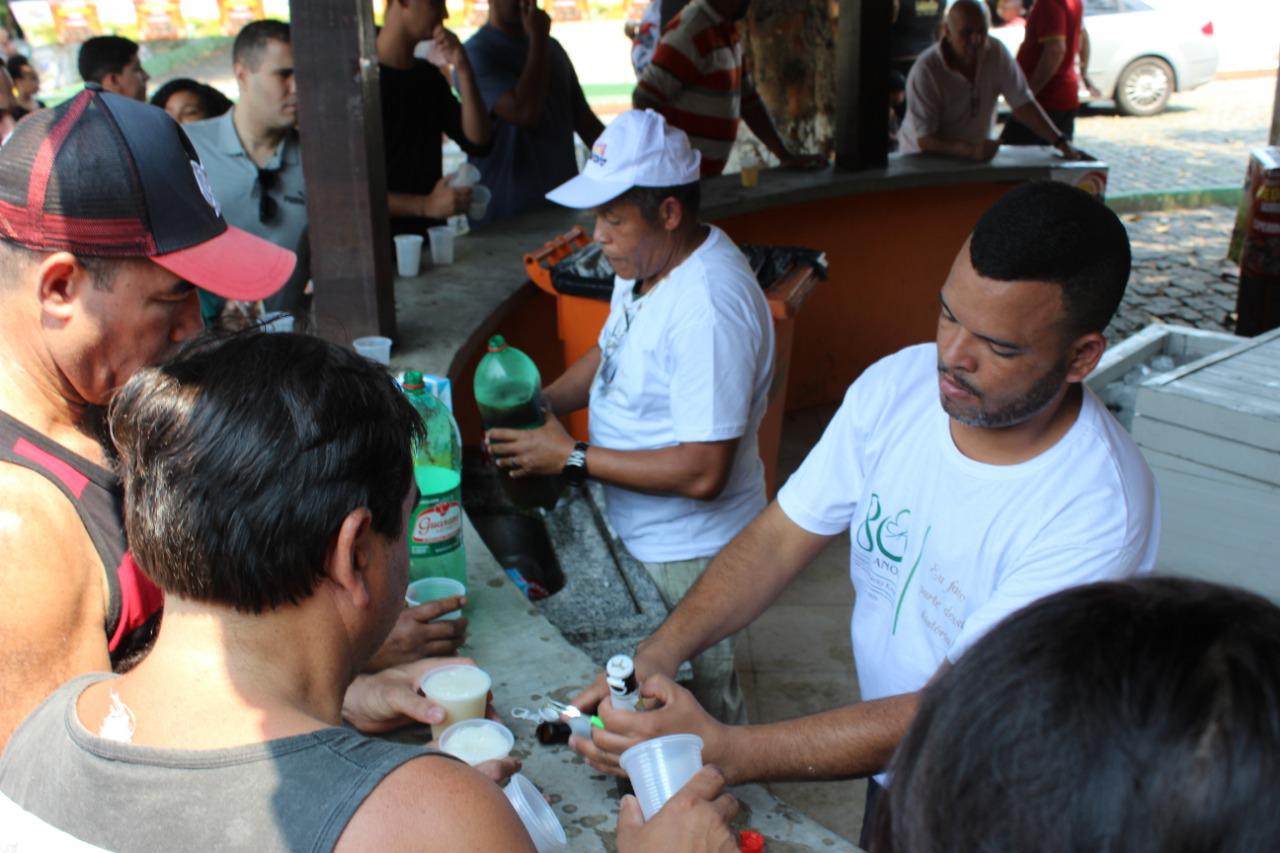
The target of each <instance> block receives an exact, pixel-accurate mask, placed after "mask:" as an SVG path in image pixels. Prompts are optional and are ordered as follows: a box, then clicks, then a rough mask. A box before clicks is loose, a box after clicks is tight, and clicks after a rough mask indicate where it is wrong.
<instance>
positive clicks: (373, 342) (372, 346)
mask: <svg viewBox="0 0 1280 853" xmlns="http://www.w3.org/2000/svg"><path fill="white" fill-rule="evenodd" d="M351 346H352V347H354V348H355V351H356V352H358V353H360V354H361V355H362V356H364V357H365V358H367V359H369V360H371V361H376V362H378V364H387V365H389V364H391V338H384V337H382V336H381V335H369V336H367V337H363V338H356V339H355V340H354V341H352V342H351Z"/></svg>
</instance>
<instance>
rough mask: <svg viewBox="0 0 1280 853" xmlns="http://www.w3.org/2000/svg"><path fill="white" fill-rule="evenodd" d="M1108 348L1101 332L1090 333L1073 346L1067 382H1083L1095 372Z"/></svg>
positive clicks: (1073, 343)
mask: <svg viewBox="0 0 1280 853" xmlns="http://www.w3.org/2000/svg"><path fill="white" fill-rule="evenodd" d="M1106 348H1107V339H1106V338H1105V337H1104V336H1103V335H1102V333H1101V332H1088V333H1087V334H1083V335H1081V336H1080V337H1078V338H1076V339H1075V341H1073V342H1072V344H1071V349H1070V351H1069V359H1070V360H1069V361H1068V362H1067V381H1068V382H1083V381H1084V379H1085V377H1086V376H1088V375H1089V374H1090V373H1092V372H1093V369H1094V368H1095V367H1097V366H1098V362H1099V361H1100V360H1101V359H1102V353H1103V352H1104V351H1105V350H1106Z"/></svg>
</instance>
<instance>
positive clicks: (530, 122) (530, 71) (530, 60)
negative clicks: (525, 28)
mask: <svg viewBox="0 0 1280 853" xmlns="http://www.w3.org/2000/svg"><path fill="white" fill-rule="evenodd" d="M547 76H548V65H547V41H546V39H530V40H529V53H528V56H527V57H526V58H525V62H524V69H523V70H522V71H521V72H520V79H519V80H517V81H516V87H515V89H513V90H512V97H513V98H514V99H515V104H514V110H513V118H514V119H515V120H514V121H513V122H512V123H513V124H518V125H520V126H521V127H533V126H534V125H536V124H537V123H538V121H539V120H540V119H541V118H542V108H543V105H545V104H546V101H547Z"/></svg>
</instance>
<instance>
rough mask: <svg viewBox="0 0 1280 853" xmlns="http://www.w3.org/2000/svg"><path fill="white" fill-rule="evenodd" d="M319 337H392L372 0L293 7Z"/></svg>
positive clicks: (306, 2) (319, 0) (302, 1)
mask: <svg viewBox="0 0 1280 853" xmlns="http://www.w3.org/2000/svg"><path fill="white" fill-rule="evenodd" d="M290 18H291V27H292V31H293V48H294V49H293V56H294V65H295V73H296V75H297V79H298V112H299V116H300V120H301V127H300V131H301V134H302V167H303V170H304V172H305V173H306V178H307V218H308V220H309V223H310V239H311V269H312V273H313V275H312V277H313V279H314V281H315V286H316V293H315V315H316V323H317V326H318V329H317V331H318V332H319V334H320V335H321V336H323V337H325V338H328V339H329V340H332V341H338V342H343V343H345V342H347V341H350V340H352V339H353V338H357V337H360V336H361V335H375V334H380V335H386V336H388V337H392V338H394V337H395V333H396V312H395V292H394V290H393V286H392V269H393V268H392V258H391V236H390V233H391V225H390V219H389V217H388V213H387V174H386V161H385V159H384V153H383V145H382V106H381V98H380V96H379V92H378V54H377V49H376V47H375V44H374V31H373V0H293V2H291V3H290Z"/></svg>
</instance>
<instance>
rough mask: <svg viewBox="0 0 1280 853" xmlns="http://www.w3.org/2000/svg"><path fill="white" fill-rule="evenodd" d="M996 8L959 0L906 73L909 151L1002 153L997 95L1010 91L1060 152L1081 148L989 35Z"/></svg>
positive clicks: (1012, 101)
mask: <svg viewBox="0 0 1280 853" xmlns="http://www.w3.org/2000/svg"><path fill="white" fill-rule="evenodd" d="M990 28H991V13H990V12H989V11H988V10H987V5H986V4H985V3H983V2H980V0H956V2H955V4H954V5H953V6H952V7H951V8H950V9H948V10H947V16H946V19H945V20H944V23H943V26H942V39H941V41H939V42H938V43H937V44H935V45H934V46H933V47H931V48H929V49H928V50H926V51H925V52H924V53H922V54H920V57H919V58H918V59H917V60H916V62H915V64H914V65H912V66H911V73H910V74H909V75H907V115H906V117H905V118H904V119H903V122H902V129H901V130H900V131H899V132H898V150H899V151H901V152H902V153H903V154H944V155H946V156H949V157H960V158H964V159H966V160H978V161H981V162H985V161H987V160H990V159H991V158H992V157H994V156H996V151H997V150H999V148H1000V143H999V141H997V140H995V139H992V138H991V130H992V128H993V127H994V126H995V120H996V99H997V98H999V97H1000V96H1001V95H1004V99H1005V101H1006V102H1007V103H1008V104H1009V109H1011V110H1012V111H1013V114H1014V116H1015V117H1016V118H1017V119H1018V120H1019V121H1021V122H1022V123H1023V124H1024V125H1026V126H1027V127H1029V128H1031V129H1032V130H1033V131H1034V132H1035V133H1036V134H1038V135H1039V136H1040V137H1041V138H1042V139H1043V140H1044V142H1045V144H1046V145H1052V146H1053V147H1055V148H1057V149H1058V150H1059V151H1060V152H1062V156H1064V157H1068V158H1070V159H1079V158H1081V157H1082V156H1083V155H1082V154H1081V153H1080V152H1079V151H1078V150H1076V149H1075V148H1074V147H1072V145H1071V143H1070V142H1069V141H1068V140H1067V138H1066V137H1065V136H1063V135H1062V133H1061V132H1060V131H1059V130H1058V128H1057V127H1055V126H1054V124H1053V122H1052V121H1050V120H1049V117H1048V116H1047V115H1045V112H1044V110H1043V109H1041V108H1040V104H1039V103H1038V102H1037V101H1036V99H1035V96H1034V95H1032V94H1031V89H1030V88H1029V87H1028V86H1027V78H1026V77H1025V76H1023V74H1022V69H1020V68H1019V67H1018V63H1017V62H1015V61H1014V59H1013V57H1012V56H1010V55H1009V51H1008V50H1007V49H1006V48H1005V46H1004V45H1003V44H1001V43H1000V42H998V41H996V40H995V39H993V38H988V37H987V31H988V30H989V29H990Z"/></svg>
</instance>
